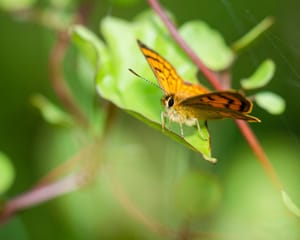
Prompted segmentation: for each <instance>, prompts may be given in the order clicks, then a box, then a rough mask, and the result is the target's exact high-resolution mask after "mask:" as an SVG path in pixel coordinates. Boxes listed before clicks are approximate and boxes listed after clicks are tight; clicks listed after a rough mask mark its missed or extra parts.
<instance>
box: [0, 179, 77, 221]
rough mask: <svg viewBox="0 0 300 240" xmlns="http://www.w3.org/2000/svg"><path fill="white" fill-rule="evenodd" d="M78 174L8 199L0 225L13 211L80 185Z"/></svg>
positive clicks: (2, 212)
mask: <svg viewBox="0 0 300 240" xmlns="http://www.w3.org/2000/svg"><path fill="white" fill-rule="evenodd" d="M80 179H81V177H80V175H79V174H74V175H71V176H68V177H65V178H64V179H62V180H60V181H56V182H53V183H50V184H48V185H44V186H43V187H40V188H34V189H32V190H30V191H27V192H25V193H23V194H21V195H19V196H17V197H15V198H13V199H10V200H9V201H8V202H7V203H6V204H5V205H4V207H3V208H2V209H1V213H0V225H1V224H4V223H5V222H6V221H7V220H8V219H9V218H10V217H11V216H12V215H13V214H14V213H16V212H17V211H19V210H23V209H25V208H28V207H32V206H35V205H37V204H39V203H43V202H45V201H48V200H50V199H53V198H55V197H58V196H61V195H63V194H65V193H67V192H72V191H75V190H77V189H78V188H80V187H81V184H80Z"/></svg>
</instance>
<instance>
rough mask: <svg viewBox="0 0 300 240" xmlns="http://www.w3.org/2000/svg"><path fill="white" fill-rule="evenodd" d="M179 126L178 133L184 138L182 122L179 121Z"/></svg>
mask: <svg viewBox="0 0 300 240" xmlns="http://www.w3.org/2000/svg"><path fill="white" fill-rule="evenodd" d="M179 127H180V135H181V137H182V138H184V134H183V127H182V122H179Z"/></svg>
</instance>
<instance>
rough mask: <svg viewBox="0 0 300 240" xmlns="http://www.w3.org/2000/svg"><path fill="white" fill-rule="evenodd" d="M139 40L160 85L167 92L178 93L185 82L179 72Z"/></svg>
mask: <svg viewBox="0 0 300 240" xmlns="http://www.w3.org/2000/svg"><path fill="white" fill-rule="evenodd" d="M137 42H138V45H139V47H140V49H141V51H142V53H143V55H144V56H145V58H146V60H147V62H148V63H149V65H150V67H151V69H152V71H153V73H154V75H155V77H156V78H157V81H158V83H159V86H160V87H161V88H162V90H163V91H164V92H165V94H171V93H176V92H177V91H178V89H179V88H180V87H181V85H182V84H183V80H182V79H181V78H180V76H179V75H178V74H177V72H176V70H175V68H174V67H173V66H172V65H171V64H170V63H169V62H168V61H167V60H165V59H164V58H163V57H162V56H160V55H159V54H158V53H157V52H155V51H154V50H152V49H150V48H148V47H147V46H146V45H145V44H143V43H142V42H141V41H139V40H137Z"/></svg>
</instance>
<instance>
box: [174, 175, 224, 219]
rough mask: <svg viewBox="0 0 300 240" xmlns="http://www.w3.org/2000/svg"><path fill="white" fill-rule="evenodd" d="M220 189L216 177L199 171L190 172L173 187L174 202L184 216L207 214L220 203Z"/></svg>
mask: <svg viewBox="0 0 300 240" xmlns="http://www.w3.org/2000/svg"><path fill="white" fill-rule="evenodd" d="M220 200H221V189H220V186H219V183H218V181H217V179H216V178H215V177H214V176H212V175H208V174H207V173H201V172H190V173H188V174H187V175H185V176H184V177H182V178H181V179H180V180H179V182H178V183H177V185H176V188H175V203H176V205H177V208H178V210H179V211H180V212H181V214H182V215H183V216H184V217H185V218H191V217H201V216H204V215H207V214H208V213H210V212H211V211H213V210H214V209H216V207H217V206H218V204H219V203H220Z"/></svg>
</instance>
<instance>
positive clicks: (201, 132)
mask: <svg viewBox="0 0 300 240" xmlns="http://www.w3.org/2000/svg"><path fill="white" fill-rule="evenodd" d="M196 124H197V129H198V132H199V135H200V137H201V138H202V139H203V140H205V141H207V140H208V138H207V137H206V136H204V135H203V131H202V130H201V128H200V123H199V121H198V120H197V121H196ZM204 126H205V129H206V130H207V121H206V120H205V122H204Z"/></svg>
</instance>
